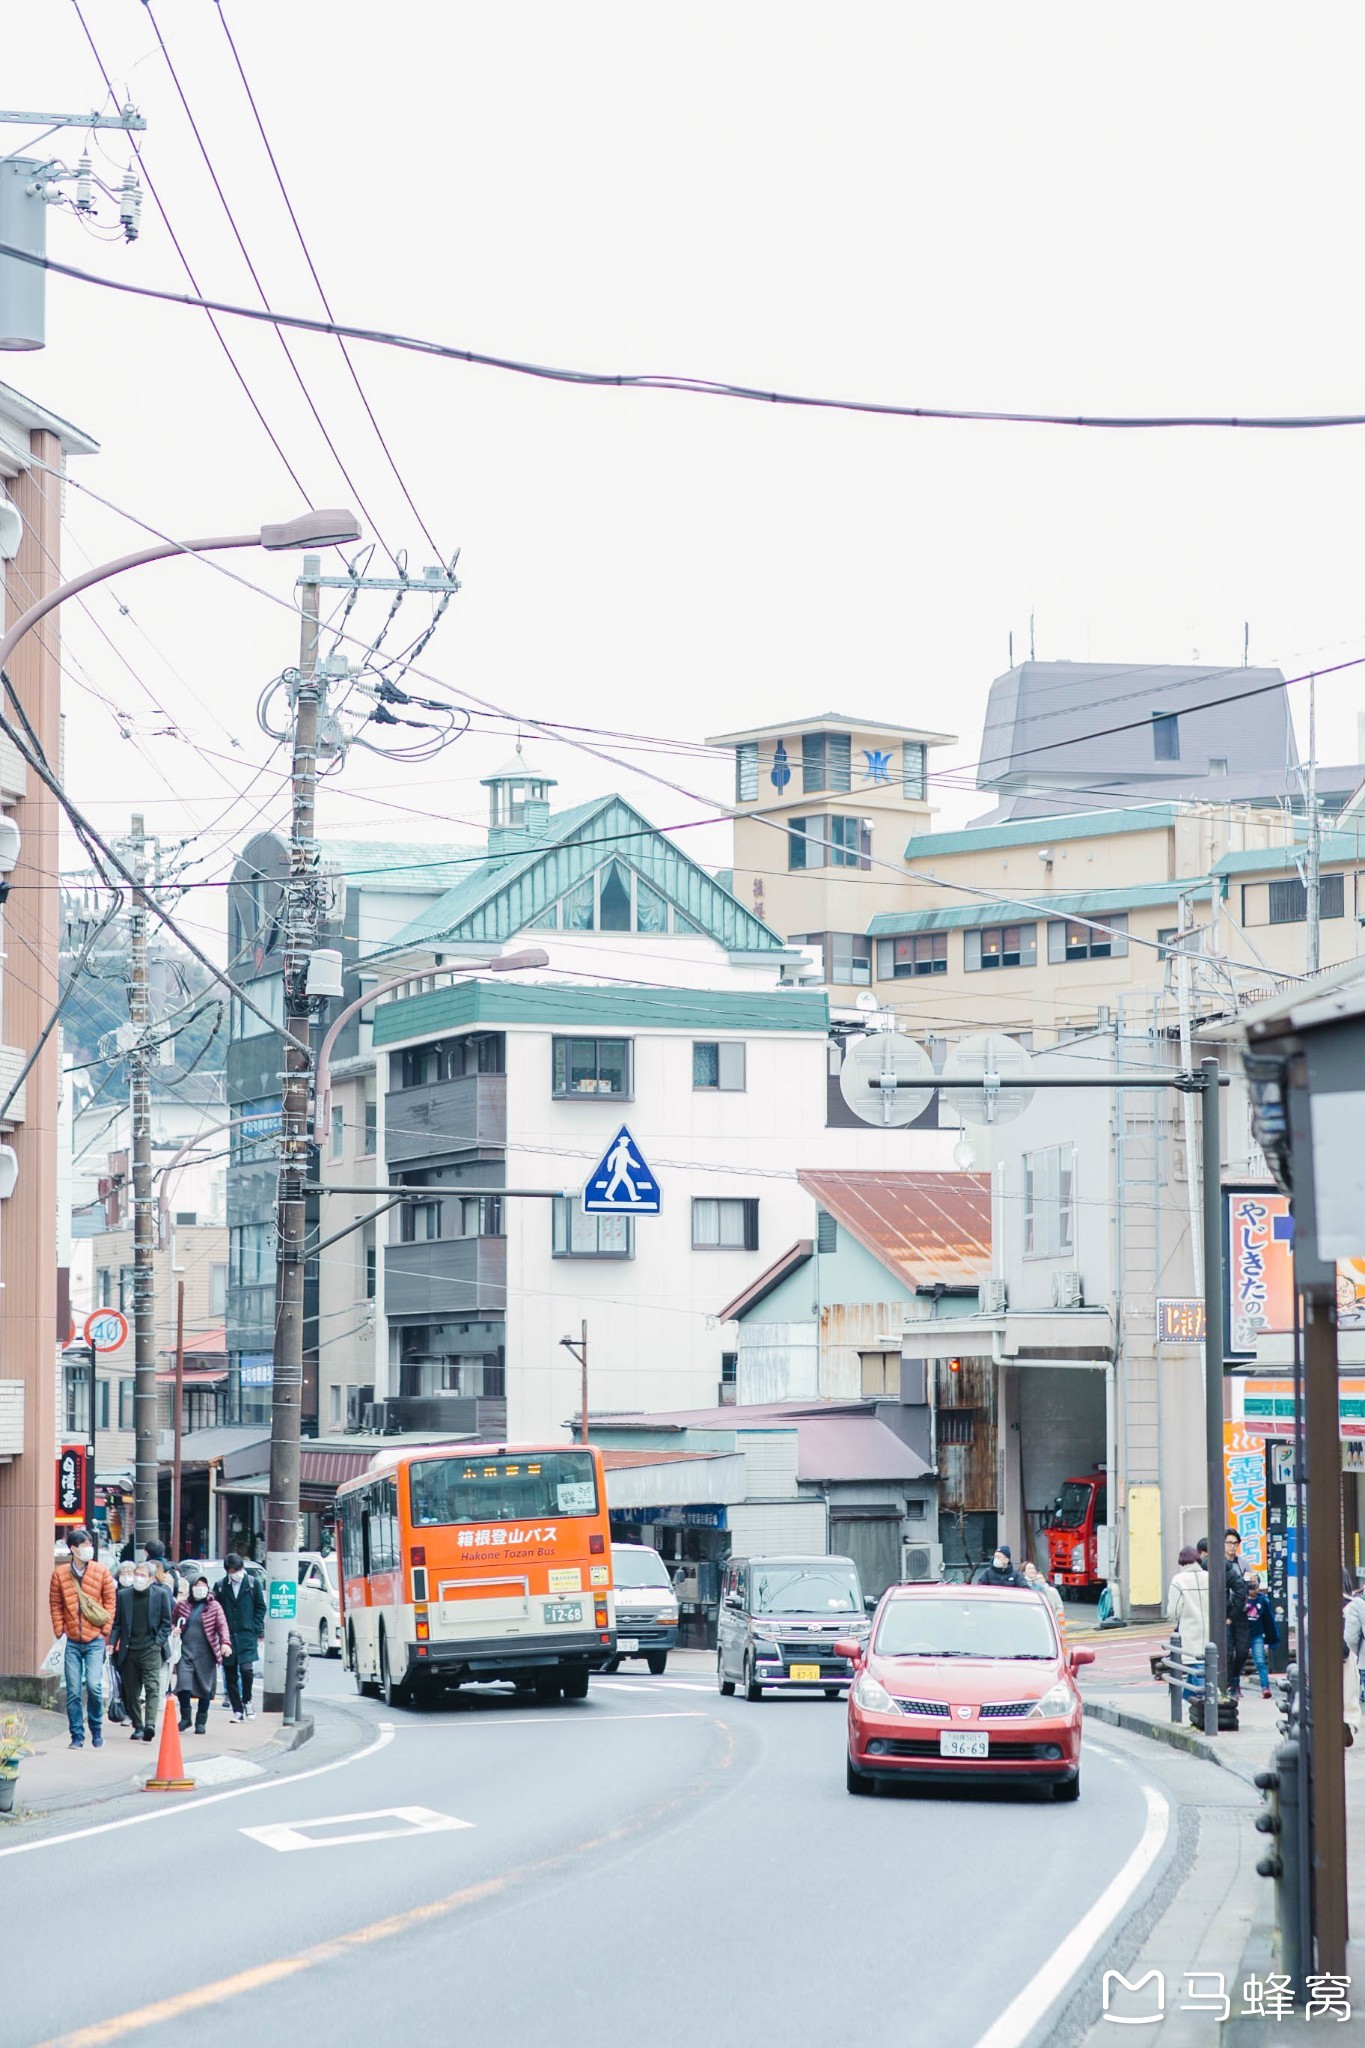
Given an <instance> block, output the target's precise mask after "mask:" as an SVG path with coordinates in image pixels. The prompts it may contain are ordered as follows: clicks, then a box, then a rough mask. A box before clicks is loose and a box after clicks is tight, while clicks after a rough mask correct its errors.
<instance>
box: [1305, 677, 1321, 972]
mask: <svg viewBox="0 0 1365 2048" xmlns="http://www.w3.org/2000/svg"><path fill="white" fill-rule="evenodd" d="M1307 805H1308V861H1307V873H1306V875H1305V877H1304V886H1305V893H1306V895H1307V897H1308V906H1307V907H1308V972H1309V973H1310V974H1316V973H1317V971H1318V969H1319V967H1321V965H1322V820H1321V819H1320V818H1319V816H1318V679H1317V677H1316V676H1310V677H1309V678H1308V790H1307Z"/></svg>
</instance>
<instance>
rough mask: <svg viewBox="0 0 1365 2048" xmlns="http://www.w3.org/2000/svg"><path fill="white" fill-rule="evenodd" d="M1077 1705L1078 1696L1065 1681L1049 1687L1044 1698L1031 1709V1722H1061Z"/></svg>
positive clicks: (1059, 1680)
mask: <svg viewBox="0 0 1365 2048" xmlns="http://www.w3.org/2000/svg"><path fill="white" fill-rule="evenodd" d="M1075 1704H1076V1695H1075V1693H1074V1692H1073V1691H1072V1690H1071V1687H1070V1686H1069V1685H1067V1684H1066V1683H1065V1682H1064V1680H1062V1679H1060V1678H1059V1679H1058V1680H1057V1683H1056V1684H1055V1685H1053V1686H1049V1688H1048V1690H1047V1691H1046V1692H1045V1693H1044V1694H1043V1697H1042V1698H1041V1699H1040V1700H1038V1701H1036V1702H1035V1704H1034V1705H1033V1706H1031V1707H1030V1708H1029V1719H1030V1721H1034V1720H1037V1721H1060V1720H1061V1719H1062V1717H1063V1716H1064V1715H1066V1714H1069V1713H1070V1712H1071V1710H1072V1708H1073V1707H1074V1706H1075Z"/></svg>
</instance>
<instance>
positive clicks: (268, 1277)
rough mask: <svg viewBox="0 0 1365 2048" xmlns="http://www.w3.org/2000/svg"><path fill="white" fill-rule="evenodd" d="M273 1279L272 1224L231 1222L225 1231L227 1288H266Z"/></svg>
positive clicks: (273, 1233)
mask: <svg viewBox="0 0 1365 2048" xmlns="http://www.w3.org/2000/svg"><path fill="white" fill-rule="evenodd" d="M274 1278H275V1231H274V1226H273V1224H270V1223H235V1224H234V1225H233V1226H232V1228H231V1230H229V1232H228V1285H229V1286H230V1287H269V1286H270V1285H271V1284H272V1283H273V1281H274Z"/></svg>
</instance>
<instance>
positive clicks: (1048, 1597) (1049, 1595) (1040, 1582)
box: [1023, 1558, 1066, 1633]
mask: <svg viewBox="0 0 1365 2048" xmlns="http://www.w3.org/2000/svg"><path fill="white" fill-rule="evenodd" d="M1023 1576H1024V1578H1025V1580H1026V1581H1027V1582H1028V1584H1029V1585H1030V1586H1032V1588H1033V1590H1034V1592H1035V1593H1037V1594H1038V1595H1039V1597H1040V1598H1041V1599H1043V1600H1045V1601H1046V1602H1047V1604H1048V1606H1049V1607H1050V1608H1051V1609H1052V1612H1053V1614H1054V1615H1055V1616H1056V1619H1057V1626H1058V1628H1059V1629H1061V1630H1062V1631H1063V1633H1065V1630H1066V1609H1065V1608H1064V1607H1063V1605H1062V1596H1061V1594H1060V1593H1059V1592H1058V1591H1057V1588H1056V1587H1055V1586H1054V1585H1053V1584H1052V1582H1051V1580H1049V1579H1045V1578H1044V1577H1043V1575H1042V1573H1041V1572H1040V1571H1039V1569H1038V1567H1037V1565H1036V1564H1035V1563H1034V1562H1033V1559H1032V1558H1029V1559H1028V1561H1027V1563H1026V1564H1025V1566H1024V1572H1023Z"/></svg>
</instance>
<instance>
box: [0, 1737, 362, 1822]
mask: <svg viewBox="0 0 1365 2048" xmlns="http://www.w3.org/2000/svg"><path fill="white" fill-rule="evenodd" d="M393 1738H394V1726H393V1722H392V1721H381V1722H380V1724H379V1733H378V1735H377V1736H376V1737H375V1739H374V1741H373V1742H371V1743H368V1744H367V1745H366V1747H365V1748H364V1749H358V1750H357V1751H356V1753H355V1755H354V1756H343V1757H338V1758H337V1760H336V1762H335V1763H331V1764H317V1765H315V1766H314V1768H313V1769H312V1770H311V1771H295V1772H294V1773H293V1774H292V1775H291V1776H290V1777H289V1778H288V1779H287V1780H285V1779H278V1780H277V1779H275V1778H262V1780H261V1782H260V1784H259V1785H236V1786H234V1787H233V1789H232V1791H231V1792H210V1794H209V1796H208V1798H207V1799H182V1800H180V1801H179V1803H178V1804H177V1805H174V1806H153V1807H149V1808H148V1810H147V1811H146V1813H130V1814H129V1815H128V1816H127V1818H126V1819H124V1820H103V1821H100V1822H99V1824H98V1825H97V1826H96V1827H92V1828H69V1829H68V1830H67V1832H66V1833H65V1834H64V1835H43V1836H42V1837H41V1838H40V1839H39V1840H38V1841H36V1842H16V1843H15V1844H14V1845H13V1847H12V1848H9V1849H0V1856H28V1855H30V1854H31V1853H32V1852H33V1851H34V1850H37V1849H60V1848H61V1847H62V1846H63V1844H64V1843H66V1842H85V1841H89V1839H90V1837H91V1836H92V1835H112V1834H114V1833H116V1832H117V1830H118V1829H119V1828H138V1827H143V1826H145V1824H146V1823H147V1822H148V1821H153V1820H170V1819H171V1818H172V1817H173V1816H174V1815H175V1814H177V1813H194V1812H195V1811H196V1810H197V1809H198V1808H199V1807H201V1806H217V1805H218V1804H219V1803H220V1802H221V1801H222V1800H224V1799H245V1798H246V1797H247V1795H248V1794H249V1793H252V1792H268V1791H270V1790H271V1789H272V1787H273V1786H274V1785H276V1784H277V1783H279V1784H284V1783H287V1784H289V1785H298V1784H301V1783H302V1781H303V1780H304V1779H305V1778H325V1777H326V1776H327V1773H328V1772H329V1771H345V1770H349V1769H350V1767H351V1765H352V1764H360V1763H364V1761H365V1759H366V1757H370V1756H377V1755H378V1753H379V1751H380V1750H381V1749H387V1748H388V1746H389V1744H390V1743H391V1742H392V1741H393ZM147 1797H148V1798H149V1799H157V1798H162V1799H173V1798H174V1797H175V1794H174V1793H169V1792H163V1793H156V1792H149V1793H148V1794H147Z"/></svg>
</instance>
